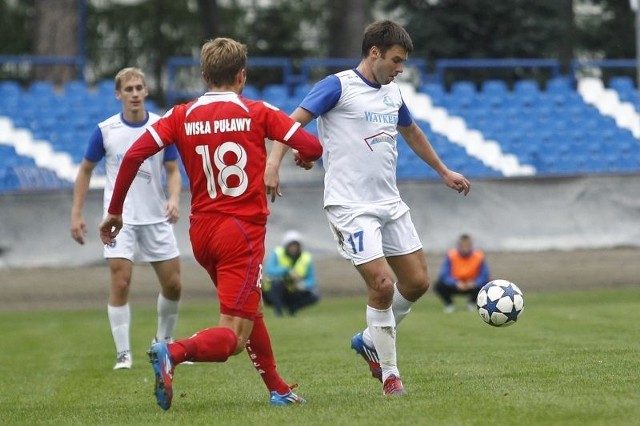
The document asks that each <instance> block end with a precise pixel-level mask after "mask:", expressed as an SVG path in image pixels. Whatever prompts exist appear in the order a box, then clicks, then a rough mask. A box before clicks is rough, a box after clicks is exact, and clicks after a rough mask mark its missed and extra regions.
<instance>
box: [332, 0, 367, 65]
mask: <svg viewBox="0 0 640 426" xmlns="http://www.w3.org/2000/svg"><path fill="white" fill-rule="evenodd" d="M328 3H329V11H330V17H329V23H328V25H327V28H328V30H329V35H328V36H329V37H328V38H329V40H328V42H329V52H328V53H329V56H330V57H332V58H358V57H359V56H360V50H361V48H362V33H363V32H364V28H365V27H366V26H367V25H368V24H369V23H370V21H371V7H370V4H369V3H370V2H369V0H353V1H344V0H328Z"/></svg>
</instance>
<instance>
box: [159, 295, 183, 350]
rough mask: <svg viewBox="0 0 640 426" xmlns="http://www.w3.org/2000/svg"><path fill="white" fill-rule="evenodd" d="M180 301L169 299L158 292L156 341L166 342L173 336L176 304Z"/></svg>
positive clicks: (176, 319)
mask: <svg viewBox="0 0 640 426" xmlns="http://www.w3.org/2000/svg"><path fill="white" fill-rule="evenodd" d="M179 304H180V301H178V300H169V299H167V298H166V297H164V296H163V295H162V293H160V294H158V331H157V332H156V340H157V341H158V342H168V341H170V340H171V338H172V337H173V332H174V331H175V329H176V323H177V322H178V305H179Z"/></svg>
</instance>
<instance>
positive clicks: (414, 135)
mask: <svg viewBox="0 0 640 426" xmlns="http://www.w3.org/2000/svg"><path fill="white" fill-rule="evenodd" d="M398 131H399V132H400V134H401V135H402V137H403V138H404V139H405V140H406V141H407V144H408V145H409V147H410V148H411V149H412V150H413V152H415V153H416V155H417V156H418V157H420V158H421V159H422V160H423V161H424V162H425V163H427V164H428V165H429V166H430V167H431V168H432V169H434V170H435V171H436V172H438V174H439V175H440V176H441V177H442V181H443V182H444V183H445V185H447V186H448V187H449V188H451V189H455V190H456V191H458V192H461V193H463V194H464V195H467V194H468V193H469V191H470V190H471V183H470V182H469V180H468V179H467V178H466V177H464V176H463V175H462V174H460V173H458V172H454V171H452V170H449V169H448V168H447V166H446V165H445V164H444V163H443V162H442V160H441V159H440V157H439V156H438V154H437V153H436V151H435V150H434V149H433V146H432V145H431V143H430V142H429V139H427V136H426V135H425V134H424V132H423V131H422V130H421V129H420V127H418V125H417V124H416V123H415V122H413V123H411V124H410V125H409V126H406V127H405V126H398Z"/></svg>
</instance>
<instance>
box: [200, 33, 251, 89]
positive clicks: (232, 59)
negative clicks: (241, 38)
mask: <svg viewBox="0 0 640 426" xmlns="http://www.w3.org/2000/svg"><path fill="white" fill-rule="evenodd" d="M246 67H247V46H246V45H244V44H242V43H239V42H237V41H235V40H233V39H230V38H224V37H218V38H215V39H213V40H209V41H207V42H206V43H205V44H203V45H202V50H201V51H200V69H201V70H202V76H203V78H204V80H205V81H206V82H207V84H208V85H210V86H215V87H221V86H227V85H233V83H234V81H235V78H236V75H237V74H238V72H239V71H240V70H242V69H245V68H246Z"/></svg>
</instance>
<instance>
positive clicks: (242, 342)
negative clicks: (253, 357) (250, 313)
mask: <svg viewBox="0 0 640 426" xmlns="http://www.w3.org/2000/svg"><path fill="white" fill-rule="evenodd" d="M248 340H249V336H241V335H238V340H237V343H236V347H235V349H234V350H233V353H232V355H238V354H239V353H241V352H244V350H245V348H246V346H247V341H248Z"/></svg>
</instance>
